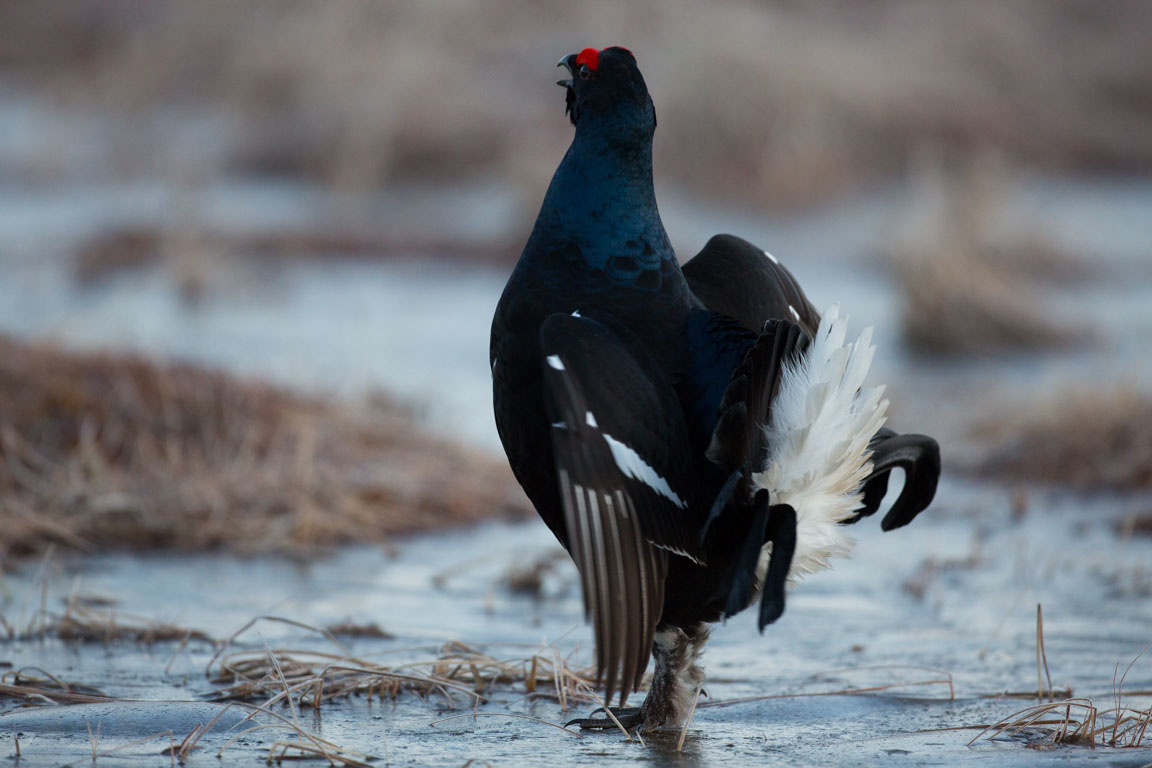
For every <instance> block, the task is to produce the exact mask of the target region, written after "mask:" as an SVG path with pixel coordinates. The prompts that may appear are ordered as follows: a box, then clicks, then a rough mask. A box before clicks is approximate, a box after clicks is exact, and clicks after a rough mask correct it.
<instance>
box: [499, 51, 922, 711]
mask: <svg viewBox="0 0 1152 768" xmlns="http://www.w3.org/2000/svg"><path fill="white" fill-rule="evenodd" d="M560 66H563V67H566V68H567V69H568V71H569V73H570V74H571V79H566V80H562V81H560V83H559V84H560V85H562V86H564V87H565V89H566V96H567V114H568V115H569V117H570V118H571V121H572V123H573V124H574V125H575V126H576V131H575V136H574V137H573V139H572V144H571V146H570V147H569V148H568V152H567V154H566V155H565V156H564V159H563V161H561V163H560V167H559V168H558V169H557V170H556V173H555V175H554V176H553V177H552V182H551V184H550V185H549V187H548V191H547V193H546V195H545V196H544V203H543V205H542V207H541V209H540V214H539V216H538V217H537V218H536V224H535V226H534V227H533V229H532V234H531V235H530V237H529V238H528V243H527V245H525V247H524V251H523V253H522V254H521V256H520V260H519V262H518V263H517V264H516V267H515V269H514V270H513V272H512V275H511V277H510V278H509V280H508V284H507V286H506V287H505V289H504V293H503V295H502V296H501V297H500V303H499V305H498V306H497V308H496V314H495V317H494V318H493V321H492V336H491V347H490V352H489V362H490V364H491V367H492V386H493V396H494V403H495V412H496V425H497V428H498V429H499V432H500V439H501V440H502V442H503V444H504V449H505V451H506V452H507V454H508V460H509V462H510V463H511V465H512V470H513V471H514V472H515V474H516V478H517V479H518V480H519V482H520V484H521V485H522V486H523V487H524V490H525V492H527V494H528V497H529V498H530V499H531V501H532V503H533V505H534V506H535V507H536V510H537V511H538V512H539V513H540V517H542V518H543V519H544V522H545V523H546V524H547V525H548V527H549V528H551V529H552V532H553V533H554V534H555V535H556V538H557V539H559V540H560V543H561V544H563V545H564V547H565V548H566V549H567V550H568V552H569V553H570V554H571V556H572V558H573V560H574V561H575V563H576V566H577V567H578V569H579V571H580V578H581V586H582V588H583V595H584V607H585V611H586V614H587V615H588V616H589V617H590V618H591V621H592V625H593V628H594V635H595V642H596V667H597V674H598V678H599V680H598V682H599V683H600V684H601V685H602V686H603V690H604V693H605V701H606V702H608V701H611V700H612V699H613V696H614V694H617V693H618V694H619V696H620V704H621V707H620V708H619V709H613V710H612V712H613V715H614V716H615V717H616V718H617V719H618V720H619V721H620V722H621V723H622V724H623V725H624V726H625V727H642V728H644V729H648V728H653V727H658V726H661V725H666V724H668V725H670V724H673V723H676V722H679V721H680V720H682V718H683V717H684V716H685V714H686V712H687V709H688V707H689V706H690V704H691V701H692V698H693V696H695V695H696V693H697V692H698V691H699V686H700V684H701V682H702V678H703V675H702V672H701V670H700V668H699V667H698V666H697V664H696V661H697V658H698V656H699V655H700V653H701V651H702V647H703V644H704V641H705V639H706V638H707V634H708V631H707V625H708V624H709V623H710V622H716V621H719V620H721V619H724V618H725V617H728V616H732V615H734V614H736V613H739V612H740V611H742V610H744V609H745V608H747V607H749V606H751V605H753V604H756V603H758V604H759V619H758V620H759V626H760V629H761V630H763V628H764V627H765V626H766V625H767V624H770V623H772V622H773V621H775V620H776V619H777V618H779V617H780V615H781V614H782V612H783V610H784V595H785V587H786V585H787V584H788V583H789V582H791V581H793V580H794V579H795V578H796V577H798V576H801V575H804V574H807V573H811V572H813V571H816V570H819V569H821V568H824V567H826V566H827V560H828V558H830V557H834V556H845V555H847V554H848V551H849V549H850V547H851V543H852V540H851V539H850V538H849V537H848V536H847V535H846V533H845V531H844V526H845V525H846V524H849V523H854V522H856V521H857V520H859V519H860V518H861V517H864V516H867V515H870V514H872V513H874V512H875V511H876V510H877V508H878V507H879V505H880V502H881V500H882V499H883V497H884V495H885V492H886V490H887V485H888V475H889V472H890V471H891V470H892V469H893V468H896V467H899V468H901V469H902V470H903V471H904V473H905V480H904V486H903V488H902V490H901V492H900V494H899V497H898V498H897V499H896V501H895V502H894V504H893V505H892V507H891V509H890V510H889V512H888V513H887V514H886V515H885V517H884V519H883V522H882V523H881V526H882V527H883V529H884V530H891V529H893V528H898V527H900V526H902V525H905V524H906V523H908V522H909V521H910V520H912V518H913V517H915V516H916V515H917V514H918V513H919V512H920V511H921V510H923V509H924V508H925V507H927V506H928V504H929V503H930V502H931V501H932V498H933V496H934V495H935V492H936V482H937V479H938V477H939V474H940V454H939V448H938V446H937V444H936V442H935V441H934V440H933V439H932V438H930V437H926V436H923V435H912V434H896V433H895V432H893V431H891V430H889V429H886V428H884V427H883V423H884V416H885V410H886V408H887V405H888V402H887V400H884V399H883V397H882V388H880V387H877V388H864V387H863V381H864V377H865V374H866V373H867V371H868V367H869V363H870V362H871V358H872V353H873V350H874V347H872V346H870V343H869V340H870V331H869V330H865V331H864V332H863V333H862V334H860V337H859V338H858V339H857V340H856V341H854V342H847V343H846V337H845V334H846V331H847V322H846V320H847V319H846V317H842V316H840V314H839V311H838V308H837V307H836V306H833V307H831V308H829V309H826V310H825V311H824V312H823V313H822V314H821V313H819V312H817V310H816V308H815V307H813V305H812V304H811V303H810V302H809V301H808V299H807V297H806V296H805V295H804V292H803V291H802V290H801V289H800V286H799V285H798V284H797V282H796V280H795V278H793V276H792V274H791V273H790V272H789V271H788V270H787V269H785V268H784V267H783V266H781V265H780V263H779V262H778V261H777V260H776V259H775V258H773V257H772V256H771V255H770V254H768V253H766V252H765V251H763V250H761V249H759V248H757V247H755V246H754V245H752V244H751V243H749V242H747V241H745V240H742V239H740V238H738V237H733V236H731V235H717V236H715V237H713V238H712V239H711V240H709V241H708V243H707V245H705V246H704V249H703V250H702V251H701V252H700V253H699V254H697V255H696V256H695V257H694V258H693V259H691V260H690V261H688V262H687V263H686V264H684V266H683V268H681V266H680V264H679V262H678V261H677V259H676V255H675V254H674V253H673V251H672V246H671V245H670V244H669V242H668V236H667V235H666V234H665V232H664V226H663V224H662V223H661V221H660V214H659V211H658V210H657V208H656V197H655V194H654V192H653V187H652V136H653V133H654V131H655V129H656V113H655V111H654V109H653V106H652V100H651V98H650V97H649V95H648V89H647V87H646V85H645V83H644V78H643V77H642V76H641V74H640V70H639V69H638V68H637V66H636V59H635V58H634V57H633V55H632V53H631V52H630V51H628V50H627V49H625V48H619V47H612V48H605V49H603V50H600V51H597V50H595V49H592V48H587V49H585V50H583V51H581V52H580V53H579V54H572V55H570V56H566V57H564V58H563V59H562V60H561V62H560ZM650 654H651V655H654V656H655V660H656V661H655V671H654V673H653V678H652V684H651V686H650V688H649V691H648V695H647V697H646V698H645V699H644V702H643V704H642V706H640V707H638V708H631V709H627V708H624V707H623V704H624V703H625V701H626V699H627V696H628V694H630V693H631V692H633V691H635V690H636V689H637V688H638V686H639V685H640V681H641V677H642V676H643V674H644V671H645V668H646V667H647V666H648V659H649V655H650ZM575 722H579V723H580V724H581V725H582V726H583V727H590V728H595V727H608V726H614V723H613V722H612V720H610V719H608V718H599V719H587V720H579V721H575Z"/></svg>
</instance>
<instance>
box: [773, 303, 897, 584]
mask: <svg viewBox="0 0 1152 768" xmlns="http://www.w3.org/2000/svg"><path fill="white" fill-rule="evenodd" d="M847 332H848V318H847V316H843V317H841V315H840V305H839V304H833V305H832V306H831V307H829V308H828V309H827V310H825V312H824V314H823V315H822V317H821V319H820V328H819V330H818V331H817V332H816V336H815V338H814V339H813V340H812V343H811V344H810V345H809V347H808V350H807V352H806V354H804V356H803V357H801V358H800V359H799V360H797V361H796V362H795V363H794V364H791V365H786V366H785V367H784V370H783V373H782V375H781V380H780V387H779V390H778V392H777V396H776V399H775V401H774V402H773V404H772V415H771V418H770V423H769V424H768V425H767V426H766V427H765V430H766V433H767V434H766V436H767V445H768V458H767V463H766V465H765V469H764V471H763V472H758V473H756V474H754V475H753V476H752V481H753V482H754V483H755V484H756V486H757V487H758V488H765V489H767V490H768V492H769V493H770V494H771V503H773V504H790V505H792V507H793V509H795V510H796V552H795V554H794V555H793V557H792V567H791V569H790V570H789V572H788V578H789V580H790V581H795V580H796V579H797V578H798V577H800V576H804V575H807V574H809V573H814V572H816V571H819V570H823V569H825V568H828V567H829V563H828V560H829V558H832V557H847V556H848V554H849V552H850V551H851V549H852V545H853V544H854V543H855V542H854V539H853V538H852V537H851V536H849V535H848V534H847V533H846V532H845V528H844V526H843V525H841V523H843V522H844V521H845V520H848V519H850V518H851V517H852V516H853V515H854V514H855V512H856V510H858V509H859V507H860V504H861V502H862V500H863V489H862V487H861V485H862V483H863V482H864V479H865V478H867V477H868V474H869V473H870V472H871V471H872V461H871V455H872V452H871V451H870V450H869V449H868V443H869V442H870V441H871V440H872V437H873V436H874V435H875V434H876V431H877V430H878V429H880V427H881V426H883V424H884V421H885V414H886V413H887V411H888V400H887V399H885V398H884V397H883V395H884V387H883V386H877V387H872V388H869V389H864V388H863V384H864V378H865V376H866V375H867V374H868V368H869V367H870V366H871V364H872V356H873V354H874V353H875V352H876V347H874V346H872V329H871V328H865V329H864V330H863V331H862V332H861V333H860V336H859V338H857V339H856V341H855V342H854V343H851V344H845V343H844V339H845V337H846V335H847ZM770 552H771V544H768V545H766V546H765V548H764V551H763V552H762V553H761V555H760V562H759V563H758V567H757V569H756V576H757V583H758V584H762V583H763V581H764V574H765V572H766V571H767V567H768V555H769V554H770Z"/></svg>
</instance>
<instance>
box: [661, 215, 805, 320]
mask: <svg viewBox="0 0 1152 768" xmlns="http://www.w3.org/2000/svg"><path fill="white" fill-rule="evenodd" d="M683 269H684V277H685V278H686V279H687V280H688V286H689V287H690V288H691V289H692V292H693V293H694V294H696V296H697V298H699V299H700V300H701V301H702V302H704V304H705V306H707V307H708V308H709V309H711V310H713V311H715V312H719V313H720V314H722V315H727V316H728V317H731V318H733V319H734V320H736V321H737V322H739V323H740V324H741V325H743V326H744V327H745V328H747V329H748V330H750V331H752V332H753V333H759V332H760V329H761V328H762V327H763V326H764V323H765V322H767V321H768V320H769V319H772V318H778V319H783V320H790V321H792V322H795V323H796V324H798V325H799V326H800V327H801V328H802V329H803V330H804V331H806V332H807V333H808V335H809V336H814V335H815V334H816V329H817V328H819V327H820V313H819V312H817V311H816V308H815V307H814V306H812V302H810V301H809V300H808V297H807V296H805V295H804V291H803V290H801V288H800V284H799V283H798V282H796V278H795V277H793V276H792V273H791V272H789V271H788V269H787V268H785V267H784V266H783V265H782V264H780V262H779V261H777V260H776V258H775V257H774V256H772V255H771V254H769V253H768V252H767V251H762V250H760V249H759V248H757V247H756V246H754V245H752V243H750V242H748V241H747V240H744V239H742V238H739V237H736V236H734V235H716V236H714V237H713V238H712V239H711V240H709V241H708V243H707V244H706V245H705V246H704V248H703V249H702V250H701V251H700V253H698V254H696V255H695V256H694V257H692V259H690V260H689V261H688V262H687V263H686V264H685V265H684V267H683Z"/></svg>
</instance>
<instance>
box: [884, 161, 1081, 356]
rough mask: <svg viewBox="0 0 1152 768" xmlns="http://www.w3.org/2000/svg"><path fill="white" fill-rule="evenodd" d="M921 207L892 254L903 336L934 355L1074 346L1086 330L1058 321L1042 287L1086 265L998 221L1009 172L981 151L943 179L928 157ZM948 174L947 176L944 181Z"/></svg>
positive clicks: (1022, 227)
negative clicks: (961, 169)
mask: <svg viewBox="0 0 1152 768" xmlns="http://www.w3.org/2000/svg"><path fill="white" fill-rule="evenodd" d="M924 162H925V164H926V167H925V168H922V169H921V171H920V174H919V176H920V178H919V179H918V181H919V186H920V188H921V191H920V195H919V196H918V200H919V202H920V205H921V208H920V209H919V210H917V211H915V212H914V213H913V214H912V216H911V217H910V220H909V221H908V222H907V223H906V224H905V225H904V230H903V231H902V232H901V233H899V234H898V235H897V236H896V237H895V243H894V245H893V247H892V249H891V252H890V253H888V254H886V256H887V258H888V261H889V263H890V264H891V265H892V267H893V269H894V271H895V273H896V276H897V279H898V280H899V282H900V287H901V292H902V298H903V308H902V314H901V327H902V332H903V336H904V341H905V343H907V344H908V345H909V346H910V347H911V348H912V349H914V350H916V351H918V352H921V353H926V354H932V355H945V356H955V355H987V354H996V353H1004V352H1011V351H1019V350H1043V349H1051V348H1058V347H1064V346H1068V345H1070V344H1073V343H1075V342H1078V341H1082V340H1084V339H1086V338H1088V336H1089V331H1088V330H1087V329H1083V328H1079V327H1076V328H1074V327H1073V326H1072V325H1070V324H1067V323H1062V322H1060V321H1059V320H1056V319H1053V317H1052V313H1051V312H1050V311H1048V310H1046V308H1045V306H1044V301H1043V299H1042V297H1041V295H1040V293H1039V291H1038V286H1039V284H1040V283H1042V282H1044V281H1058V282H1067V281H1071V280H1074V279H1084V278H1085V277H1086V276H1087V268H1086V266H1085V265H1084V262H1083V261H1082V260H1080V259H1078V258H1077V257H1076V256H1074V255H1073V254H1071V253H1069V252H1067V251H1066V250H1064V249H1062V248H1061V247H1059V245H1058V244H1057V243H1055V242H1054V241H1052V240H1051V239H1050V238H1049V237H1047V236H1046V235H1045V234H1044V233H1042V232H1038V231H1036V230H1035V229H1033V228H1030V227H1029V225H1028V224H1027V223H1021V222H1012V223H1010V225H1009V227H1008V231H1007V232H1005V231H1004V226H1003V222H1000V221H997V214H998V212H999V211H1000V208H1001V205H1000V204H1001V203H1002V202H1003V199H1004V197H1005V195H1004V190H1003V187H1004V175H1003V173H1004V172H1003V169H1002V168H1000V167H999V166H998V164H997V162H996V161H995V160H992V159H990V158H989V157H987V156H986V157H985V158H984V159H982V160H981V161H980V162H973V163H972V164H971V165H969V166H968V167H967V169H966V170H965V171H964V172H962V173H959V174H957V175H954V176H949V177H946V176H945V174H944V172H943V170H942V169H941V167H939V166H937V165H936V163H937V162H938V161H937V160H934V159H928V160H926V161H924ZM946 178H947V180H946Z"/></svg>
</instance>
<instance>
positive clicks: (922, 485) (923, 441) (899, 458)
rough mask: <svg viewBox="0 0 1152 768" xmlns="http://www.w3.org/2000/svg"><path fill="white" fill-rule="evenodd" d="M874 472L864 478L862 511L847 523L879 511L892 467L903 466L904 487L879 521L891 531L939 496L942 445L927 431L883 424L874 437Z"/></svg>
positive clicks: (884, 528)
mask: <svg viewBox="0 0 1152 768" xmlns="http://www.w3.org/2000/svg"><path fill="white" fill-rule="evenodd" d="M870 448H871V450H872V473H871V474H869V475H868V478H867V479H866V480H865V481H864V502H863V505H862V506H861V508H860V511H859V512H857V513H856V516H855V517H853V518H852V519H851V520H848V521H846V523H847V524H851V523H855V522H856V521H858V520H859V519H860V518H862V517H868V516H870V515H873V514H875V513H876V510H877V509H879V507H880V502H881V501H882V500H883V498H884V494H885V493H887V491H888V477H889V474H890V473H891V471H892V470H893V469H896V468H899V469H902V470H904V487H903V488H902V489H901V490H900V496H899V497H897V499H896V502H895V503H894V504H893V505H892V509H890V510H888V514H886V515H885V516H884V519H883V520H882V521H881V522H880V527H881V529H883V530H885V531H891V530H894V529H896V528H900V527H901V526H905V525H907V524H908V523H910V522H912V520H913V518H915V517H916V515H918V514H920V513H921V512H923V511H924V509H925V508H927V506H928V505H929V504H931V503H932V499H933V498H934V497H935V496H936V484H937V482H938V481H939V479H940V445H939V444H938V443H937V442H936V441H935V440H933V439H932V438H931V437H928V436H927V435H917V434H912V433H909V434H905V435H901V434H897V433H896V432H893V431H892V430H891V429H887V428H882V429H880V430H879V431H878V432H877V433H876V437H874V438H873V439H872V444H871V446H870Z"/></svg>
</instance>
